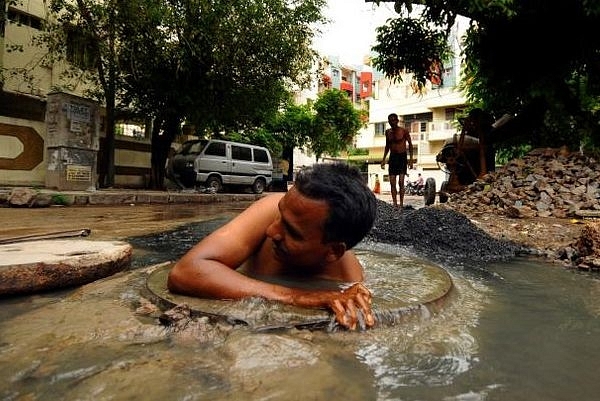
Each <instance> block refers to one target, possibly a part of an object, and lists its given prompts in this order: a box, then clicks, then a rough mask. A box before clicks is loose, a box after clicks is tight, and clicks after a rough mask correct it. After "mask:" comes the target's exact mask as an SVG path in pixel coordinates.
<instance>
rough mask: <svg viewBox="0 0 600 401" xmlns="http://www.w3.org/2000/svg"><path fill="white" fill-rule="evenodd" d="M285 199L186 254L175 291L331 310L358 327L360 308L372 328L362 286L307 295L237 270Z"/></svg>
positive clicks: (272, 199)
mask: <svg viewBox="0 0 600 401" xmlns="http://www.w3.org/2000/svg"><path fill="white" fill-rule="evenodd" d="M282 196H283V194H276V195H270V196H267V197H265V198H262V199H260V200H258V201H256V202H255V203H253V204H252V205H251V206H250V207H249V208H248V209H246V210H245V211H244V212H242V213H241V214H240V215H238V216H237V217H236V218H234V219H233V220H232V221H230V222H229V223H227V224H226V225H224V226H223V227H221V228H219V229H218V230H216V231H215V232H213V233H211V234H210V235H209V236H207V237H206V238H204V239H203V240H202V241H201V242H199V243H198V244H197V245H195V246H194V247H193V248H192V249H191V250H190V251H189V252H188V253H186V254H185V255H184V256H183V257H182V258H181V259H180V260H179V261H178V262H177V263H176V264H175V266H174V267H173V269H172V270H171V272H170V273H169V277H168V281H167V286H168V288H169V290H170V291H172V292H175V293H181V294H186V295H190V296H197V297H205V298H215V299H242V298H246V297H252V296H257V297H262V298H266V299H269V300H273V301H279V302H282V303H285V304H289V305H296V306H302V307H314V308H328V309H331V310H332V311H333V312H334V313H335V315H336V319H337V321H338V322H339V323H340V324H341V325H343V326H345V327H348V328H350V329H354V328H355V327H356V323H357V321H358V318H357V309H360V310H362V313H363V315H364V316H365V321H366V322H367V326H372V325H373V324H374V322H375V320H374V317H373V314H372V311H371V293H370V291H369V290H368V289H367V288H366V287H364V286H363V285H362V284H354V285H353V286H351V287H350V288H348V289H347V290H345V291H337V290H303V289H297V288H289V287H285V286H281V285H276V284H271V283H267V282H264V281H260V280H256V279H253V278H250V277H248V276H246V275H244V274H242V273H239V272H237V271H236V269H237V268H238V267H239V266H240V265H241V264H242V263H243V262H245V261H246V260H247V259H248V258H250V257H251V256H252V255H253V254H254V253H256V252H257V251H258V248H259V247H260V246H261V244H262V242H263V241H264V239H265V231H266V229H267V227H268V226H269V225H270V224H271V223H272V222H273V221H274V220H275V218H276V216H277V214H278V209H277V204H278V202H279V200H280V199H281V197H282Z"/></svg>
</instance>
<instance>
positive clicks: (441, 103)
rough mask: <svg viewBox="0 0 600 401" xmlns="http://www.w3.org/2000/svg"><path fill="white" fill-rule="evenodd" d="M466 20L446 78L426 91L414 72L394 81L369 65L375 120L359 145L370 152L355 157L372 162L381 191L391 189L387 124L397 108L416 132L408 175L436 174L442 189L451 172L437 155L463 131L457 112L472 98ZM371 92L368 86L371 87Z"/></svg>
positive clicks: (455, 35)
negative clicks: (466, 86)
mask: <svg viewBox="0 0 600 401" xmlns="http://www.w3.org/2000/svg"><path fill="white" fill-rule="evenodd" d="M466 24H467V22H466V20H463V19H459V20H458V22H457V23H456V25H455V26H454V27H453V31H452V34H451V35H450V45H451V47H452V49H453V54H455V55H457V56H455V57H454V58H453V59H452V60H451V61H449V62H447V64H445V65H444V66H443V68H442V69H441V71H440V73H441V80H439V81H438V82H436V83H435V84H434V83H431V82H428V83H427V86H426V88H425V90H424V91H422V92H419V91H417V90H415V85H414V83H413V80H412V76H411V75H410V74H405V75H403V76H402V77H400V78H401V79H400V80H396V81H394V82H392V81H391V80H390V79H387V78H385V77H384V76H383V74H381V73H380V72H378V71H376V70H371V69H370V67H369V66H368V65H366V66H365V67H364V68H365V71H372V72H371V77H372V78H371V79H372V91H371V93H370V95H368V96H366V97H365V99H366V101H367V102H368V110H369V123H368V125H367V127H366V128H365V129H363V130H362V131H361V132H360V134H359V135H358V137H357V139H356V144H355V145H356V147H357V148H360V149H367V150H368V156H357V157H353V159H355V160H363V161H366V162H367V169H368V171H367V172H368V177H369V185H370V186H371V188H373V187H374V186H375V181H376V180H377V179H378V180H379V182H380V186H381V191H383V192H386V191H390V183H389V177H388V174H387V167H386V169H381V166H380V164H381V160H382V158H383V152H384V150H385V130H386V129H387V128H389V124H388V122H387V117H388V115H389V114H391V113H396V114H398V116H399V117H400V120H401V124H403V125H404V127H405V128H407V129H408V130H409V131H410V133H411V140H412V144H413V170H409V171H408V175H409V177H408V179H409V180H411V181H415V180H416V179H417V174H418V173H421V174H422V176H423V177H424V178H425V179H427V178H430V177H431V178H433V179H435V182H436V189H437V190H439V189H440V187H441V183H442V182H443V181H445V180H446V179H447V177H446V173H445V172H444V171H442V170H441V168H440V166H438V163H437V162H436V155H437V154H438V153H439V151H440V150H441V149H442V147H443V146H444V144H445V143H446V141H448V140H451V139H452V138H453V137H454V135H456V134H459V130H460V128H459V127H458V125H457V114H459V113H460V112H461V111H462V110H463V109H464V108H465V107H466V104H467V100H466V98H465V96H464V95H463V94H462V93H461V91H460V90H459V89H458V86H457V84H458V82H459V78H460V73H461V71H460V67H461V65H460V59H459V57H458V55H459V54H460V37H461V33H462V32H464V30H465V29H466V26H467V25H466ZM365 93H366V92H365Z"/></svg>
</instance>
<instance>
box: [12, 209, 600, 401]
mask: <svg viewBox="0 0 600 401" xmlns="http://www.w3.org/2000/svg"><path fill="white" fill-rule="evenodd" d="M227 213H228V212H227V211H224V212H223V211H218V212H215V213H214V214H213V215H210V213H204V212H203V213H199V215H198V219H202V220H203V221H202V222H201V223H199V224H192V225H189V224H187V225H186V224H183V225H182V226H180V227H178V228H177V230H175V231H170V230H171V229H172V228H175V226H176V225H171V224H165V225H164V230H163V232H161V233H160V235H156V236H146V234H148V232H145V231H144V230H141V229H138V230H139V235H138V234H136V235H134V236H131V237H129V238H130V240H131V242H132V243H133V244H135V245H134V246H135V248H136V251H135V253H134V255H135V257H136V258H137V259H136V263H137V267H135V268H132V269H131V270H130V271H127V272H123V273H119V274H117V275H115V276H112V277H109V278H106V279H103V280H99V281H97V282H94V283H91V284H89V285H86V286H83V287H80V288H76V289H71V290H64V291H60V292H54V293H50V294H38V295H31V296H23V297H17V298H10V299H3V300H0V399H2V400H44V401H45V400H50V401H52V400H126V399H144V400H217V401H220V400H242V399H243V400H330V399H345V400H350V401H354V400H356V401H362V400H378V401H384V400H443V401H447V400H457V401H458V400H460V401H463V400H506V401H509V400H510V401H513V400H528V401H531V400H533V401H537V400H539V401H542V400H544V401H546V400H575V399H576V400H590V401H591V400H596V399H597V394H598V391H600V384H598V382H597V380H596V376H597V369H596V368H597V366H598V364H597V356H598V355H600V342H599V341H597V339H598V336H599V335H600V318H599V317H600V316H599V315H600V296H599V295H600V281H598V280H596V279H595V278H594V277H590V276H589V275H583V274H577V273H573V272H570V271H565V270H563V269H562V268H560V267H557V266H554V265H547V264H541V263H537V262H532V261H527V260H515V261H512V262H510V263H501V264H490V265H486V266H468V265H447V266H444V267H445V268H446V269H447V271H449V273H450V274H451V276H452V278H453V281H454V285H455V287H454V290H453V292H452V295H451V297H450V298H449V299H448V301H447V302H446V303H445V304H444V306H443V308H441V309H440V310H438V311H437V312H436V313H431V314H422V315H418V316H412V317H411V318H409V319H405V320H403V321H402V322H399V323H397V324H393V325H385V326H382V327H379V328H377V329H374V330H370V331H367V332H359V333H349V332H326V331H313V332H311V331H307V330H295V329H289V330H277V331H271V332H259V331H256V330H253V329H252V328H251V327H247V326H232V325H228V324H223V323H216V324H212V323H209V322H207V321H204V320H202V319H201V320H199V321H195V322H191V323H190V324H189V325H188V326H187V327H186V328H185V329H184V330H181V331H177V330H170V329H166V328H165V327H163V326H161V325H160V324H158V322H157V319H156V316H157V314H158V312H159V311H156V310H155V309H154V308H153V305H152V304H151V303H149V302H148V301H147V299H146V298H145V294H146V293H145V290H144V285H145V279H146V277H147V276H148V275H149V274H150V272H151V271H152V269H154V268H156V267H147V266H148V265H147V264H146V261H148V260H152V261H155V262H158V261H159V259H160V258H161V257H162V258H164V259H163V260H162V262H164V261H166V260H169V259H171V258H172V257H173V256H174V255H176V254H177V253H178V252H179V251H180V250H179V245H178V244H179V243H180V242H182V241H183V242H185V241H190V242H191V241H193V240H195V239H196V237H195V236H202V235H203V234H204V233H206V232H209V231H210V230H211V229H214V227H215V226H218V225H219V224H222V223H223V222H224V221H226V220H227V219H228V218H230V217H231V215H230V214H227ZM126 216H127V214H125V213H124V214H123V215H122V216H121V217H122V218H123V219H125V218H126ZM210 217H216V218H215V219H211V218H210ZM106 223H107V222H106ZM180 223H189V221H187V220H186V221H181V222H180ZM140 226H141V224H140ZM182 237H186V238H185V241H184V238H182ZM157 238H160V239H157ZM190 238H192V239H190ZM186 245H187V244H186ZM182 246H183V245H182ZM167 249H170V250H171V252H172V253H168V252H167V251H166V250H167ZM358 254H359V257H360V258H361V260H362V261H363V263H364V264H365V266H366V267H367V278H368V280H373V281H377V282H378V285H381V288H382V289H381V291H382V294H384V295H385V296H386V297H393V296H394V294H395V292H393V291H391V289H393V288H394V283H393V282H392V281H393V280H392V279H391V277H397V274H398V271H399V270H402V269H407V270H410V269H411V268H413V267H414V266H415V265H418V264H422V263H429V262H427V261H423V260H421V259H415V258H414V256H412V255H411V254H409V253H407V251H406V250H404V249H398V248H397V247H394V246H390V245H384V244H369V246H362V247H359V249H358ZM382 255H387V256H382ZM381 269H383V270H381ZM386 269H388V271H389V277H390V279H388V278H387V274H385V271H386ZM399 285H400V286H401V287H402V286H405V285H407V284H406V283H405V282H401V283H400V284H399ZM405 296H407V297H410V296H411V294H410V293H407V294H406V295H405Z"/></svg>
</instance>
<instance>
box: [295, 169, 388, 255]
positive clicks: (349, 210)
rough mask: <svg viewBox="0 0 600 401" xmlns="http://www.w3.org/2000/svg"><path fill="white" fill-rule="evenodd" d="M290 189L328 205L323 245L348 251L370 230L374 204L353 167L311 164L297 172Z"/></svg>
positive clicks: (374, 209) (373, 215)
mask: <svg viewBox="0 0 600 401" xmlns="http://www.w3.org/2000/svg"><path fill="white" fill-rule="evenodd" d="M294 187H295V188H296V189H297V190H298V191H300V193H301V194H302V195H304V196H306V197H308V198H311V199H315V200H324V201H326V202H327V204H328V205H329V217H328V218H327V220H326V221H325V225H324V227H323V230H324V234H323V242H330V241H340V242H343V243H345V244H346V248H347V249H351V248H353V247H354V246H355V245H356V244H358V243H359V242H360V241H361V240H362V239H363V238H364V236H365V235H367V233H368V232H369V231H370V230H371V227H373V223H374V221H375V217H376V215H377V200H376V198H375V195H374V194H373V192H372V191H371V189H370V188H369V187H368V186H367V184H366V183H365V182H364V180H363V178H362V176H361V174H360V172H359V171H358V169H357V168H356V167H353V166H350V165H348V164H346V163H341V162H336V163H317V164H313V165H312V166H310V167H305V168H303V169H302V170H300V172H299V173H298V174H297V176H296V180H295V182H294Z"/></svg>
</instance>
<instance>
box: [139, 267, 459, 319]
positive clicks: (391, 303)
mask: <svg viewBox="0 0 600 401" xmlns="http://www.w3.org/2000/svg"><path fill="white" fill-rule="evenodd" d="M172 266H173V264H167V265H161V266H157V268H156V269H155V270H153V271H152V272H151V273H150V275H149V276H148V279H147V282H146V286H147V288H148V290H149V291H150V295H151V297H152V298H153V300H154V301H155V302H156V303H158V304H159V306H161V307H162V308H172V307H174V306H176V305H184V304H185V305H187V306H189V307H190V309H191V311H192V314H193V315H195V316H209V317H213V318H218V319H222V320H226V321H229V322H231V323H241V324H247V325H248V326H250V327H252V328H254V329H264V330H269V329H280V328H291V327H296V328H308V329H327V328H332V327H333V324H334V318H333V314H331V313H330V312H329V311H327V310H322V309H310V308H300V307H294V306H290V305H283V304H280V303H275V302H266V301H264V300H260V299H254V298H252V299H246V300H242V301H227V300H213V299H202V298H195V297H189V296H184V295H178V294H173V293H171V292H170V291H169V290H168V289H167V285H166V284H167V275H168V273H169V271H170V270H171V268H172ZM373 268H374V269H375V271H376V270H377V269H378V267H377V266H373ZM366 284H367V286H368V287H369V288H370V289H371V291H372V292H373V311H374V313H375V315H376V319H377V321H378V324H380V325H392V324H395V323H398V322H400V321H401V320H402V319H405V318H407V317H408V316H415V315H418V316H423V315H426V316H429V315H430V314H431V313H433V312H435V308H437V307H439V306H440V305H441V304H442V301H443V300H444V299H445V298H446V296H447V295H448V294H449V293H450V291H451V289H452V286H453V285H452V279H451V277H450V275H449V274H448V273H447V272H446V271H445V270H444V269H442V268H441V267H439V266H436V265H431V264H426V263H422V264H413V265H411V266H410V268H394V269H392V272H391V273H389V274H386V277H382V276H381V275H379V274H375V278H374V279H373V280H367V281H366ZM432 308H433V309H432Z"/></svg>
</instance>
